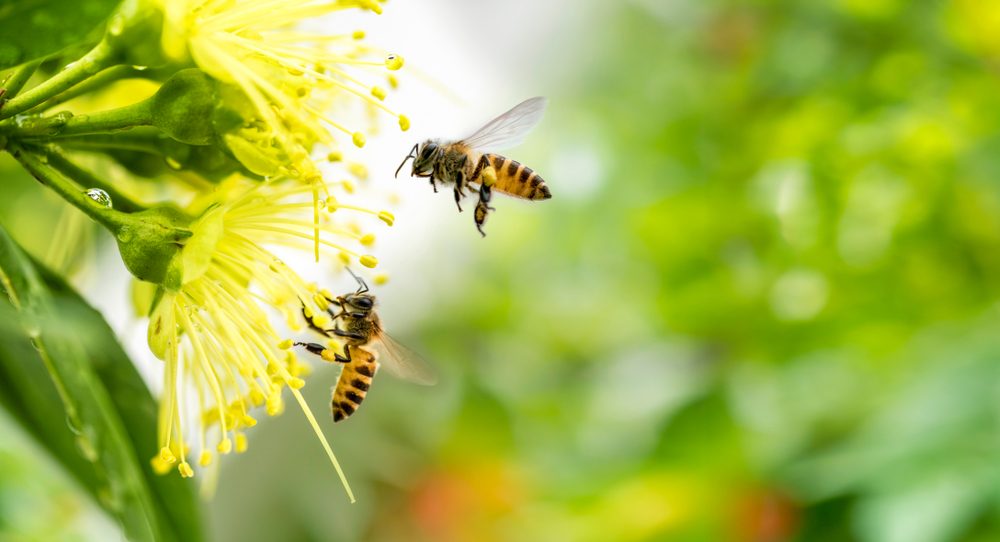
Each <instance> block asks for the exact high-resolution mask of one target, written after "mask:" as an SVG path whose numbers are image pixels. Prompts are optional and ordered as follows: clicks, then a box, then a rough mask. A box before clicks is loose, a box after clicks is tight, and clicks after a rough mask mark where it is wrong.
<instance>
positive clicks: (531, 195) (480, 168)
mask: <svg viewBox="0 0 1000 542" xmlns="http://www.w3.org/2000/svg"><path fill="white" fill-rule="evenodd" d="M547 103H548V100H546V99H545V98H540V97H538V98H530V99H528V100H525V101H523V102H521V103H519V104H517V105H515V106H514V107H513V108H511V110H510V111H507V112H506V113H504V114H502V115H500V116H499V117H497V118H495V119H493V120H491V121H490V122H488V123H486V125H485V126H483V127H482V128H480V129H479V130H477V131H476V132H475V133H474V134H472V135H470V136H469V137H466V138H464V139H461V140H458V141H441V140H439V139H428V140H426V141H424V142H423V143H418V144H416V145H414V146H413V148H412V149H411V150H410V153H409V154H408V155H406V158H404V159H403V162H402V163H401V164H399V168H397V169H396V175H397V176H398V175H399V171H400V170H401V169H403V165H404V164H406V161H407V160H410V159H412V160H413V165H412V169H411V170H410V176H411V177H422V178H427V179H430V183H431V186H432V187H433V188H434V191H435V192H437V183H438V182H441V183H442V184H446V185H447V184H453V185H454V187H453V188H452V190H453V191H454V194H455V205H456V206H458V210H459V211H461V210H462V204H461V200H462V198H463V197H464V196H465V191H466V189H473V188H474V187H473V185H478V188H479V201H478V202H477V203H476V211H475V216H474V218H475V221H476V228H477V229H478V230H479V233H480V234H482V235H483V236H484V237H485V236H486V233H485V232H484V231H483V224H484V223H485V222H486V216H487V215H488V214H489V212H490V211H494V210H495V209H494V208H493V207H490V205H489V203H490V197H491V196H492V191H493V190H496V191H497V192H500V193H502V194H506V195H508V196H513V197H516V198H524V199H529V200H540V199H549V198H551V197H552V193H551V192H550V191H549V187H548V186H547V185H546V184H545V181H544V180H542V178H541V177H540V176H539V175H538V173H535V172H534V171H533V170H532V169H531V168H529V167H527V166H525V165H524V164H521V163H520V162H517V161H516V160H511V159H509V158H506V157H504V156H501V155H499V154H496V153H495V151H498V150H503V149H506V148H509V147H514V146H516V145H519V144H520V143H521V142H522V141H523V140H524V137H525V136H526V135H527V134H528V132H529V131H531V129H532V128H534V127H535V126H536V125H537V124H538V123H539V121H541V120H542V113H543V112H544V111H545V106H546V104H547Z"/></svg>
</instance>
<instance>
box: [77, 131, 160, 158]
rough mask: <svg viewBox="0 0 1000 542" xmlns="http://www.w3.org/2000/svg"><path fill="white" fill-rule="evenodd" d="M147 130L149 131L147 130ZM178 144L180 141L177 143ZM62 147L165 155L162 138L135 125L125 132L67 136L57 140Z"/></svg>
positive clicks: (157, 133) (156, 132)
mask: <svg viewBox="0 0 1000 542" xmlns="http://www.w3.org/2000/svg"><path fill="white" fill-rule="evenodd" d="M147 130H149V131H147ZM178 145H180V143H178ZM59 146H60V147H62V148H64V149H78V150H107V149H114V150H123V151H138V152H145V153H149V154H156V155H165V154H166V152H165V149H164V147H163V138H162V137H161V136H160V133H159V132H158V131H156V130H155V129H147V128H145V127H137V128H135V129H133V130H128V131H127V132H118V133H110V134H90V135H86V136H84V137H67V138H65V139H62V140H60V141H59Z"/></svg>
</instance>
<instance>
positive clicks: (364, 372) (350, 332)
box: [295, 269, 437, 422]
mask: <svg viewBox="0 0 1000 542" xmlns="http://www.w3.org/2000/svg"><path fill="white" fill-rule="evenodd" d="M348 272H349V273H351V275H352V276H353V277H354V278H355V280H357V281H358V290H357V291H356V292H353V293H348V294H346V295H341V296H337V297H336V298H334V299H329V298H326V299H327V301H328V302H329V305H328V306H327V312H328V313H329V314H330V316H331V317H332V318H333V325H334V327H333V329H324V328H322V327H319V326H317V325H316V324H315V322H314V321H313V319H312V318H310V317H309V316H306V322H307V323H308V324H309V326H310V327H311V328H313V329H314V330H315V331H317V332H319V333H322V334H323V335H326V336H328V337H336V338H339V339H340V340H342V341H344V349H343V352H337V351H335V350H332V349H329V348H326V347H325V346H323V345H321V344H317V343H304V342H297V343H295V345H296V346H302V347H304V348H305V349H306V350H307V351H309V352H311V353H313V354H316V355H318V356H321V357H322V358H323V359H325V360H327V361H336V362H339V363H343V364H344V366H343V370H342V371H341V373H340V378H339V379H338V380H337V385H336V386H335V387H334V389H333V397H332V399H331V401H330V410H331V412H332V413H333V421H335V422H339V421H341V420H343V419H346V418H347V417H348V416H350V415H351V414H354V412H355V411H356V410H357V409H358V407H360V406H361V402H362V401H364V399H365V396H366V395H367V394H368V390H369V388H371V384H372V380H373V379H374V377H375V373H376V372H377V371H378V369H379V367H382V366H384V367H385V368H386V369H387V370H388V371H389V372H390V373H392V374H393V375H395V376H397V377H400V378H403V379H405V380H409V381H411V382H416V383H418V384H424V385H432V384H434V383H435V382H436V380H437V379H436V377H435V376H434V372H433V370H432V369H431V368H430V366H428V365H427V363H426V362H425V361H424V360H423V358H421V357H420V355H419V354H417V353H416V352H414V351H412V350H410V349H409V348H406V347H405V346H403V345H401V344H399V343H398V342H396V340H395V339H393V338H392V337H390V336H389V335H388V334H386V333H385V331H384V330H383V329H382V322H381V320H380V319H379V317H378V313H376V312H375V296H374V295H372V294H371V293H369V292H368V285H367V284H366V283H365V281H364V280H362V279H361V277H359V276H357V275H355V274H354V273H353V272H352V271H351V270H350V269H348ZM324 297H325V296H324ZM335 307H336V308H339V311H335V310H334V308H335Z"/></svg>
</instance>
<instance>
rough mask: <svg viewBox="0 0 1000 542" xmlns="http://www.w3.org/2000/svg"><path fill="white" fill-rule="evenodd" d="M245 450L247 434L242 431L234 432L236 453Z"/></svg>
mask: <svg viewBox="0 0 1000 542" xmlns="http://www.w3.org/2000/svg"><path fill="white" fill-rule="evenodd" d="M245 451H247V436H246V435H244V434H243V433H237V434H236V453H238V454H241V453H243V452H245Z"/></svg>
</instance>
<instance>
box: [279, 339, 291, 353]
mask: <svg viewBox="0 0 1000 542" xmlns="http://www.w3.org/2000/svg"><path fill="white" fill-rule="evenodd" d="M293 344H295V341H293V340H291V339H285V340H283V341H281V342H280V343H278V348H280V349H282V350H288V349H289V348H291V347H292V345H293Z"/></svg>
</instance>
